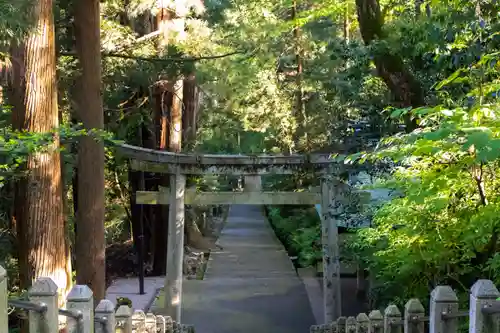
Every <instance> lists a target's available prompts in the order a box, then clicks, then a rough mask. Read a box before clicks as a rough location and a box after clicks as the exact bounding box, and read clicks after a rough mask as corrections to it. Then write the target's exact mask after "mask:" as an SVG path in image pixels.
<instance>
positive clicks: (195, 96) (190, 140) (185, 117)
mask: <svg viewBox="0 0 500 333" xmlns="http://www.w3.org/2000/svg"><path fill="white" fill-rule="evenodd" d="M183 89H184V90H183V99H184V112H183V114H182V133H183V140H184V145H186V144H188V145H193V144H194V142H195V140H196V120H197V118H198V111H199V109H200V103H199V97H200V95H199V94H200V92H199V90H198V87H197V85H196V74H195V73H194V72H193V73H191V74H189V75H188V76H187V77H186V78H185V79H184V88H183Z"/></svg>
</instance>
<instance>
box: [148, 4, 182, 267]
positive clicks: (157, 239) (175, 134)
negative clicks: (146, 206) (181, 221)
mask: <svg viewBox="0 0 500 333" xmlns="http://www.w3.org/2000/svg"><path fill="white" fill-rule="evenodd" d="M156 18H157V25H158V29H159V30H160V31H161V35H160V45H159V46H160V53H163V52H164V50H165V47H167V46H168V44H169V42H170V41H171V40H172V39H173V34H172V33H173V32H176V33H177V34H178V36H179V35H180V36H182V32H183V30H184V24H183V21H179V19H178V18H177V17H176V16H175V13H174V12H172V11H171V10H170V9H169V8H161V7H160V8H158V14H157V17H156ZM179 23H182V24H179ZM180 30H182V31H180ZM178 36H177V38H179V37H178ZM182 96H183V79H182V78H180V79H179V78H176V79H175V81H174V80H172V82H171V81H170V80H162V81H159V82H157V84H156V89H155V99H156V107H155V123H156V126H155V128H156V134H157V137H158V138H159V141H158V142H157V145H158V148H159V149H160V150H169V151H172V152H180V151H181V146H182V107H183V102H182V101H183V98H182ZM158 177H159V179H158V186H164V187H169V186H170V180H169V176H168V175H160V176H158ZM159 210H160V211H159V212H158V213H159V214H158V215H159V218H156V219H155V223H154V225H153V227H154V249H153V251H154V260H153V274H154V275H163V274H165V271H166V262H167V230H168V228H167V226H168V220H169V219H168V216H169V207H168V206H160V207H159Z"/></svg>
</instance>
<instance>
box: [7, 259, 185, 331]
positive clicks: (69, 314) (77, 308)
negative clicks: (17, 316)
mask: <svg viewBox="0 0 500 333" xmlns="http://www.w3.org/2000/svg"><path fill="white" fill-rule="evenodd" d="M57 291H58V290H57V285H56V284H55V283H54V281H52V279H50V278H39V279H37V280H36V281H35V282H34V283H33V286H32V287H31V288H30V289H29V290H28V297H27V299H9V298H8V292H7V276H6V271H5V269H3V268H2V267H1V266H0V332H7V331H8V313H9V308H16V309H22V310H24V311H26V312H27V313H28V321H29V325H28V326H29V332H30V333H39V332H40V333H58V332H68V333H73V332H75V333H94V332H99V333H114V332H121V333H132V332H134V333H142V332H148V333H175V332H178V333H194V327H193V326H190V325H182V324H177V323H175V322H173V321H172V320H171V318H170V317H166V316H159V315H154V314H150V313H148V314H146V313H144V312H143V311H133V310H132V309H131V308H130V307H128V306H127V305H122V306H120V307H119V308H118V309H117V310H116V311H115V307H114V305H113V303H112V302H111V301H109V300H102V301H100V302H99V304H98V305H97V307H96V308H95V309H94V298H93V294H92V290H90V288H89V287H87V286H85V285H76V286H74V287H73V289H71V291H70V292H69V294H68V296H67V297H66V308H65V309H60V308H59V307H58V301H59V299H58V298H59V297H58V292H57ZM61 319H63V320H61ZM64 319H66V320H64ZM61 323H64V324H61ZM61 326H62V327H61Z"/></svg>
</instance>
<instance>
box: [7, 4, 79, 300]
mask: <svg viewBox="0 0 500 333" xmlns="http://www.w3.org/2000/svg"><path fill="white" fill-rule="evenodd" d="M52 8H53V1H52V0H38V1H35V2H34V3H33V7H32V13H31V14H32V20H33V22H34V29H33V30H32V31H31V33H30V34H29V35H28V36H27V38H26V41H25V43H24V45H23V46H21V47H19V48H17V52H15V53H16V54H15V55H14V56H15V57H17V59H16V60H18V61H14V62H13V63H14V65H13V71H14V76H15V78H16V79H15V82H14V87H13V89H14V96H16V97H17V99H16V100H15V102H14V104H15V105H14V107H15V109H14V112H13V119H12V120H13V126H14V128H15V129H17V130H23V131H29V132H35V133H47V132H49V131H51V130H53V129H55V128H57V127H58V126H59V113H58V106H57V79H56V53H55V33H54V17H53V12H52ZM53 138H54V141H53V143H51V144H50V145H49V146H48V147H47V148H48V151H46V152H37V153H33V154H30V155H29V156H28V158H27V162H26V165H25V166H26V169H27V174H26V177H24V178H23V179H22V180H20V181H18V183H17V184H16V188H15V207H14V215H15V221H16V225H17V235H18V245H19V246H18V248H19V266H20V279H21V287H22V288H28V287H29V286H30V285H31V284H32V282H33V280H34V279H36V278H38V277H41V276H44V277H50V278H52V279H53V280H54V282H55V283H56V284H57V286H58V287H59V292H60V295H61V298H60V305H61V304H62V303H64V299H65V296H66V294H67V292H68V291H69V290H70V288H71V285H72V275H71V261H70V255H69V251H68V247H67V244H68V243H67V241H68V240H67V238H66V232H65V222H64V212H63V200H62V190H63V188H62V178H61V156H60V153H59V151H58V149H59V137H58V136H57V135H54V136H53Z"/></svg>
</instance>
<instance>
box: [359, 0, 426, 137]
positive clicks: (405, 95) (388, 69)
mask: <svg viewBox="0 0 500 333" xmlns="http://www.w3.org/2000/svg"><path fill="white" fill-rule="evenodd" d="M356 9H357V12H358V22H359V29H360V32H361V36H362V37H363V41H364V42H365V44H366V45H370V44H371V43H372V42H373V41H375V40H382V39H384V35H383V31H382V26H383V18H382V14H381V11H380V5H379V2H378V0H356ZM373 60H374V63H375V66H376V67H377V72H378V75H379V76H380V78H381V79H382V80H384V82H385V83H386V85H387V87H388V88H389V90H390V91H391V92H392V93H393V95H394V96H395V98H396V99H397V100H398V101H399V102H400V103H401V106H403V107H408V106H411V107H419V106H422V105H423V104H424V97H423V92H422V87H421V86H420V83H419V82H418V81H417V80H416V79H415V77H414V76H413V74H412V73H411V72H410V71H409V70H408V69H407V68H406V67H405V65H404V63H403V60H402V59H401V58H400V57H398V56H396V55H394V54H391V53H389V52H382V51H378V52H377V53H376V54H374V59H373ZM405 121H406V125H407V129H408V130H412V129H414V128H415V126H416V124H415V123H414V122H412V121H411V120H410V119H406V120H405Z"/></svg>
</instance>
